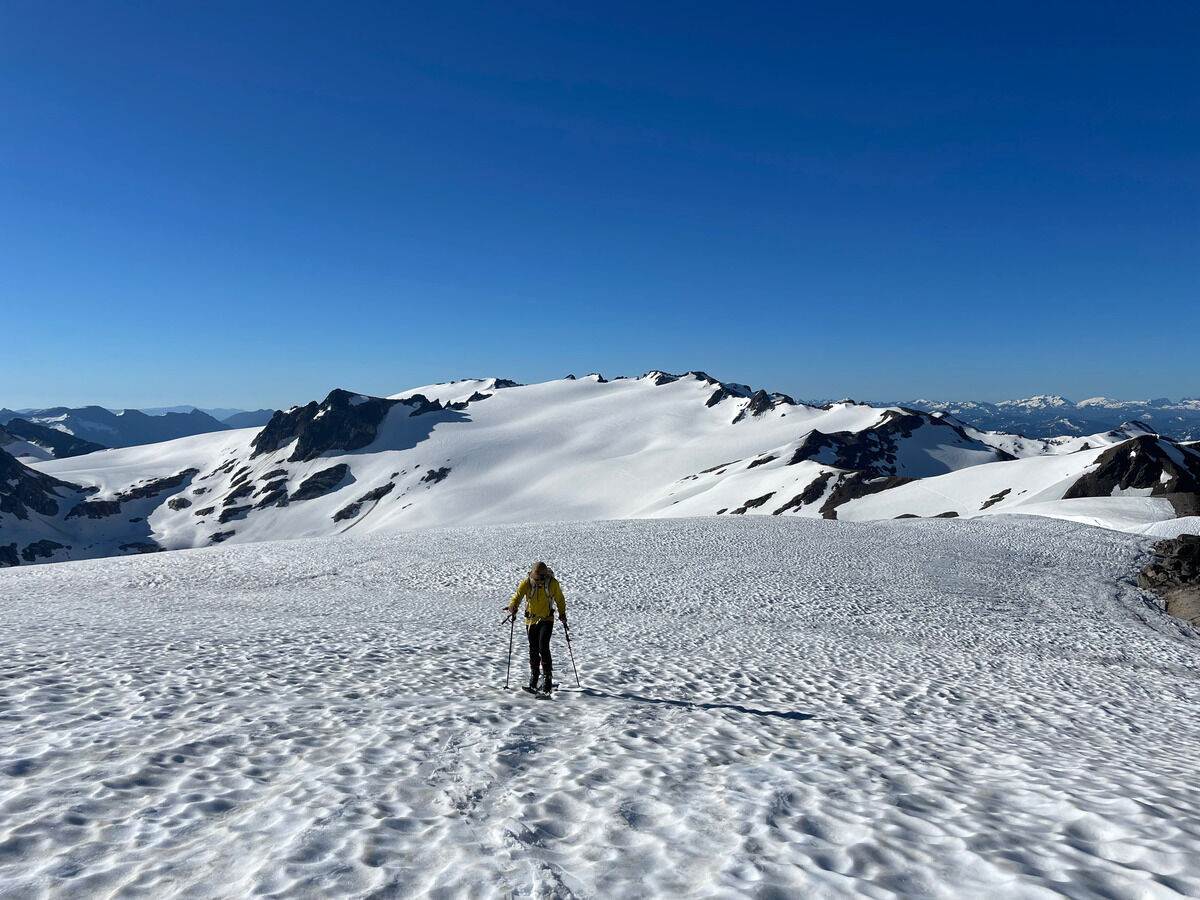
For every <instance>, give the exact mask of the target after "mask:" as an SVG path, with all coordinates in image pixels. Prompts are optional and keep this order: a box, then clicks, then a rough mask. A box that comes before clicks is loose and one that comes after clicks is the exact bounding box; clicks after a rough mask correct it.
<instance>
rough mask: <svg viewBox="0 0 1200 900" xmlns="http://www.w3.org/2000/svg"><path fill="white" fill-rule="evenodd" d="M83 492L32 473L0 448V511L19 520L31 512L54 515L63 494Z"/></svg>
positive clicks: (53, 479)
mask: <svg viewBox="0 0 1200 900" xmlns="http://www.w3.org/2000/svg"><path fill="white" fill-rule="evenodd" d="M82 492H83V488H81V487H79V486H78V485H74V484H68V483H67V482H65V481H59V480H58V479H57V478H51V477H50V476H49V475H43V474H42V473H41V472H35V471H34V470H33V469H31V468H29V467H28V466H25V465H22V464H21V463H20V462H18V461H17V460H16V459H15V458H14V457H13V456H12V454H10V453H5V452H4V451H3V450H0V514H2V513H7V514H9V515H12V516H16V517H17V518H18V519H28V518H29V514H30V513H31V512H35V513H38V514H39V515H43V516H56V515H58V501H59V500H61V499H64V494H65V495H68V496H69V495H70V494H72V493H82ZM13 553H14V554H15V553H16V551H15V550H14V551H13ZM14 565H16V564H15V563H14Z"/></svg>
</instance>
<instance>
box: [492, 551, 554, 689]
mask: <svg viewBox="0 0 1200 900" xmlns="http://www.w3.org/2000/svg"><path fill="white" fill-rule="evenodd" d="M522 600H524V601H525V629H526V631H527V632H528V633H529V687H528V688H526V690H528V691H530V692H537V691H538V665H539V664H540V665H541V667H542V676H543V678H542V686H541V691H540V692H541V693H543V694H549V693H550V686H551V685H552V684H553V681H552V675H553V663H552V661H551V659H550V634H551V632H553V631H554V607H553V606H551V601H553V602H554V606H557V607H558V618H559V620H560V621H561V622H562V624H563V628H564V629H565V628H566V627H567V600H566V598H565V597H563V592H562V587H560V586H559V583H558V579H557V578H555V577H554V573H553V572H551V571H550V567H549V566H547V565H546V564H545V563H544V562H536V563H534V564H533V568H532V569H530V570H529V577H527V578H526V579H524V580H523V581H522V582H521V583H520V585H518V586H517V592H516V593H515V594H513V598H512V600H511V601H510V602H509V604H508V607H507V608H508V614H509V616H511V617H513V618H515V617H516V615H517V609H518V608H519V607H520V605H521V601H522Z"/></svg>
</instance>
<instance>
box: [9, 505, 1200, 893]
mask: <svg viewBox="0 0 1200 900" xmlns="http://www.w3.org/2000/svg"><path fill="white" fill-rule="evenodd" d="M1148 544H1149V539H1145V538H1137V537H1132V536H1129V535H1124V534H1119V533H1116V532H1112V531H1104V530H1100V529H1094V528H1089V527H1086V526H1082V525H1077V524H1073V523H1069V522H1062V521H1053V520H1046V519H1036V518H1031V517H1015V516H1012V517H1003V518H987V519H983V518H981V519H974V520H968V521H951V522H947V521H940V520H904V521H899V522H876V523H869V524H864V523H853V522H837V521H832V522H831V521H823V520H812V519H785V518H778V517H776V518H758V519H749V518H741V517H739V518H736V519H713V518H710V519H703V520H697V519H691V520H689V519H674V520H662V521H645V520H643V521H614V522H603V523H583V524H580V523H576V524H566V523H559V524H556V525H554V526H552V527H547V526H528V525H526V526H509V527H490V528H470V529H456V530H431V531H424V532H415V533H402V534H392V535H372V536H369V537H366V538H355V537H353V536H347V537H344V538H332V539H326V540H322V541H294V542H287V543H263V544H256V545H242V546H229V545H224V546H221V547H216V548H212V549H205V550H194V551H185V552H180V553H169V554H154V555H151V556H139V557H125V558H116V559H104V560H93V561H83V562H68V563H61V564H56V565H50V566H32V567H27V568H15V569H6V570H3V571H0V606H2V608H3V610H4V622H5V628H4V629H3V630H2V631H0V721H2V722H3V727H2V728H0V895H3V896H6V897H8V896H12V897H21V898H39V897H50V896H54V897H58V896H72V897H74V896H78V897H101V896H114V895H119V896H155V897H157V896H188V897H245V896H252V895H270V896H273V897H316V896H332V895H354V896H388V897H392V896H394V897H412V896H418V895H423V894H424V895H432V896H456V897H457V896H478V897H491V896H500V897H508V896H528V897H598V898H613V897H663V896H672V897H676V896H679V897H734V896H737V897H741V896H754V897H814V898H820V897H835V896H836V897H840V896H847V895H857V896H865V897H878V898H883V897H894V896H911V897H935V898H936V897H946V898H973V897H980V898H989V900H994V898H1008V897H1022V898H1025V897H1060V896H1068V897H1110V898H1116V897H1121V898H1123V897H1139V898H1158V897H1178V896H1181V895H1183V896H1197V895H1200V782H1198V781H1197V779H1196V777H1195V776H1196V764H1197V759H1198V758H1200V718H1198V717H1197V715H1196V709H1197V704H1198V702H1200V658H1198V656H1197V648H1198V647H1200V644H1198V643H1197V634H1196V632H1195V631H1193V630H1192V629H1191V628H1190V626H1187V625H1185V624H1182V623H1179V622H1177V621H1176V620H1173V619H1170V618H1169V617H1167V616H1166V615H1165V614H1164V613H1162V612H1160V611H1159V609H1158V608H1157V606H1154V605H1153V604H1151V603H1149V602H1147V600H1146V598H1145V596H1144V595H1142V594H1141V593H1140V592H1139V591H1138V590H1137V589H1136V588H1135V586H1134V584H1133V581H1132V577H1133V573H1134V572H1135V571H1136V570H1137V567H1138V566H1139V565H1140V564H1141V563H1142V562H1143V561H1144V560H1145V557H1146V548H1147V546H1148ZM534 559H545V560H546V561H547V562H549V563H550V565H551V566H552V567H553V568H554V569H555V570H556V571H557V572H558V573H559V575H560V577H561V580H562V583H563V585H564V588H565V591H566V595H567V601H568V608H569V612H570V618H571V621H572V623H573V626H574V627H573V634H574V644H573V646H574V650H575V657H576V659H577V662H578V666H579V674H580V679H581V683H582V688H581V689H576V688H575V681H574V678H573V677H572V675H571V669H570V664H569V660H568V657H567V653H566V652H565V647H564V645H563V642H562V636H561V632H559V633H558V634H556V636H555V638H554V652H555V660H556V673H557V677H558V680H559V681H560V683H561V685H562V689H561V690H560V691H559V693H558V694H557V696H556V697H555V699H554V700H552V701H549V702H545V701H539V700H535V699H533V698H531V697H528V696H527V695H525V694H523V693H520V692H519V691H518V692H514V691H505V690H503V688H502V685H503V681H504V661H505V651H506V649H507V639H508V631H507V629H506V628H504V627H502V626H501V625H500V624H499V619H500V610H499V607H500V606H501V604H502V603H503V602H504V601H505V600H506V599H507V598H508V596H510V594H511V592H512V590H513V589H514V587H515V585H516V583H517V581H518V579H519V578H520V577H521V576H522V574H523V573H524V572H525V571H526V570H527V568H528V566H529V564H530V562H532V561H533V560H534ZM521 656H522V653H521V635H520V634H518V638H517V645H516V648H515V649H514V653H513V657H514V665H513V668H512V680H513V684H516V683H517V682H518V681H519V680H521V679H522V678H523V677H524V675H525V674H526V672H527V669H526V668H525V666H524V664H523V663H522V661H521Z"/></svg>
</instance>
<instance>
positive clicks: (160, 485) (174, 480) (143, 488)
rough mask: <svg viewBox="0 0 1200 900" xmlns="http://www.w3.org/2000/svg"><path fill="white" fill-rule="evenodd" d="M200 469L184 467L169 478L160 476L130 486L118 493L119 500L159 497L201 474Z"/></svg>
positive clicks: (124, 501)
mask: <svg viewBox="0 0 1200 900" xmlns="http://www.w3.org/2000/svg"><path fill="white" fill-rule="evenodd" d="M199 472H200V470H199V469H184V470H183V471H182V472H179V473H178V474H176V475H171V476H169V477H167V478H159V479H156V480H155V481H150V482H147V483H146V484H142V485H138V486H137V487H134V488H130V489H129V490H127V491H124V492H122V493H120V494H117V501H118V502H120V503H127V502H128V501H130V500H143V499H145V498H146V497H157V496H158V495H159V494H161V493H163V491H170V490H174V489H175V488H177V487H179V486H180V485H182V484H183V483H184V482H185V481H187V480H188V479H189V478H191V477H192V476H194V475H197V474H199Z"/></svg>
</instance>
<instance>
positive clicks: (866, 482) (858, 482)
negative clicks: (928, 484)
mask: <svg viewBox="0 0 1200 900" xmlns="http://www.w3.org/2000/svg"><path fill="white" fill-rule="evenodd" d="M912 480H913V479H912V478H901V477H899V476H896V475H872V474H870V473H869V472H847V473H846V474H845V475H842V476H840V477H839V478H838V481H837V484H835V485H834V486H833V490H832V491H830V492H829V496H828V497H826V498H825V502H824V503H822V504H821V516H822V517H823V518H826V519H836V518H837V508H838V507H839V506H841V505H842V504H843V503H849V502H850V501H851V500H857V499H858V498H859V497H866V496H867V495H868V494H878V493H879V492H880V491H890V490H891V489H892V488H894V487H899V486H900V485H902V484H908V483H909V482H910V481H912Z"/></svg>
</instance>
